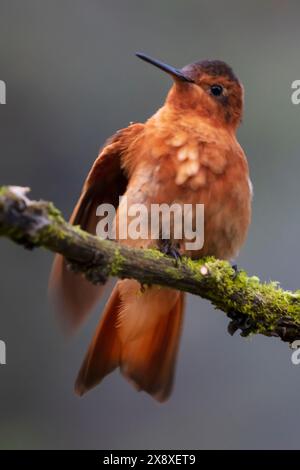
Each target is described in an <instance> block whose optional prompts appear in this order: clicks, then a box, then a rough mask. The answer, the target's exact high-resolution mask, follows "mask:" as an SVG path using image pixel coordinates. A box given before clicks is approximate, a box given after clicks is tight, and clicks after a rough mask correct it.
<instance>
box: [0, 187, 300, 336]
mask: <svg viewBox="0 0 300 470" xmlns="http://www.w3.org/2000/svg"><path fill="white" fill-rule="evenodd" d="M28 191H29V189H28V188H20V187H16V186H7V187H2V188H0V236H3V237H8V238H10V239H11V240H13V241H14V242H17V243H19V244H22V245H23V246H24V247H25V248H28V249H33V248H36V247H44V248H46V249H48V250H51V251H53V252H56V253H60V254H62V255H63V256H65V258H66V259H67V261H68V263H69V266H70V269H72V270H74V271H76V272H78V275H84V276H86V278H87V279H88V280H89V281H90V282H92V283H94V284H97V283H104V282H105V281H106V280H107V278H108V277H109V276H117V277H119V278H133V279H137V280H138V281H139V282H140V283H141V284H142V285H144V286H147V285H152V284H157V285H161V286H167V287H171V288H174V289H177V290H181V291H184V292H189V293H191V294H195V295H199V296H201V297H203V298H204V299H208V300H209V301H210V302H211V303H212V304H213V305H214V306H215V307H216V308H217V309H219V310H222V311H223V312H225V313H226V314H227V316H228V317H229V318H230V323H229V325H228V331H229V333H230V334H233V333H234V332H235V331H236V330H238V329H239V330H241V335H242V336H248V335H250V334H255V333H259V334H263V335H265V336H276V337H279V338H281V339H282V340H283V341H287V342H292V341H294V340H297V339H300V290H299V291H295V292H291V291H285V290H283V289H281V288H280V287H279V285H278V283H276V282H271V283H264V282H260V280H259V278H258V277H257V276H252V277H249V276H248V275H247V273H246V272H245V271H243V270H239V271H237V270H235V269H234V268H233V267H232V266H231V265H230V264H229V263H228V262H227V261H222V260H218V259H215V258H212V257H211V258H204V259H200V260H197V261H192V260H191V259H189V258H185V257H183V258H182V259H180V260H179V261H177V262H176V261H175V260H174V259H172V258H170V257H168V256H166V255H163V254H162V253H161V252H160V251H158V250H154V249H151V250H149V249H148V250H141V249H133V248H127V247H125V246H121V245H119V244H118V243H116V242H114V241H109V240H102V239H100V238H97V237H95V236H93V235H90V234H89V233H87V232H85V231H83V230H81V229H80V228H79V227H74V226H72V225H70V224H69V223H68V222H66V221H65V220H64V218H63V217H62V215H61V213H60V211H59V210H57V209H56V208H55V207H54V205H53V204H52V203H51V202H45V201H32V200H30V199H29V198H28V197H27V195H26V194H27V192H28Z"/></svg>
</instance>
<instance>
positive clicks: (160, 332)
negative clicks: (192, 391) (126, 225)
mask: <svg viewBox="0 0 300 470" xmlns="http://www.w3.org/2000/svg"><path fill="white" fill-rule="evenodd" d="M140 289H141V286H140V285H139V283H138V282H137V281H133V280H128V279H126V280H124V281H119V282H118V283H117V284H116V286H115V288H114V290H113V292H112V294H111V297H110V299H109V301H108V303H107V305H106V307H105V310H104V313H103V317H102V319H101V321H100V323H99V325H98V328H97V330H96V333H95V335H94V338H93V340H92V342H91V344H90V347H89V349H88V352H87V355H86V357H85V359H84V361H83V364H82V366H81V369H80V371H79V374H78V377H77V381H76V385H75V390H76V392H77V393H78V394H79V395H83V394H84V393H85V392H86V391H88V390H89V389H91V388H92V387H94V386H95V385H97V384H98V383H99V382H100V381H101V380H102V379H103V378H104V377H105V376H106V375H107V374H109V373H110V372H112V371H113V370H114V369H115V368H117V367H120V370H121V372H122V374H123V375H124V376H125V377H126V378H127V379H128V380H129V381H130V382H131V383H133V384H134V386H135V387H136V388H137V389H138V390H144V391H146V392H147V393H149V394H150V395H152V396H153V397H154V398H155V399H157V400H158V401H164V400H166V399H167V398H168V397H169V395H170V393H171V390H172V384H173V378H174V372H175V364H176V356H177V350H178V345H179V339H180V334H181V329H182V320H183V312H184V294H183V293H182V292H178V291H174V290H171V289H165V288H158V287H149V288H147V289H146V291H145V292H141V290H140Z"/></svg>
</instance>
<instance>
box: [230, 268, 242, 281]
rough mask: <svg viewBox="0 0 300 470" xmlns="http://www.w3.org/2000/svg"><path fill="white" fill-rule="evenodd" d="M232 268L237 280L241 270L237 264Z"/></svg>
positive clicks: (234, 277)
mask: <svg viewBox="0 0 300 470" xmlns="http://www.w3.org/2000/svg"><path fill="white" fill-rule="evenodd" d="M231 267H232V269H233V271H234V273H233V276H232V278H233V280H235V279H236V278H237V277H238V275H239V273H240V270H239V269H238V267H237V264H232V265H231Z"/></svg>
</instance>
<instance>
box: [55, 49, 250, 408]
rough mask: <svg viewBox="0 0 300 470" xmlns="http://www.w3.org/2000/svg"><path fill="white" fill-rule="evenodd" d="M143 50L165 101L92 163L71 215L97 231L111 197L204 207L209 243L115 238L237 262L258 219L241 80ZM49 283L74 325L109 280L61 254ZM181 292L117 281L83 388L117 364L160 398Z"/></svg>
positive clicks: (167, 382) (216, 65)
mask: <svg viewBox="0 0 300 470" xmlns="http://www.w3.org/2000/svg"><path fill="white" fill-rule="evenodd" d="M136 55H137V57H139V58H140V59H142V60H144V61H146V62H148V63H149V64H152V65H153V66H155V67H157V68H159V69H160V70H161V71H163V72H165V73H167V74H168V75H169V76H170V77H171V79H172V82H173V83H172V86H171V88H170V90H169V92H168V94H167V97H166V100H165V102H164V104H163V106H162V107H161V108H160V109H159V110H158V111H157V112H156V113H155V114H154V115H153V116H152V117H150V118H149V119H148V120H147V121H146V122H145V123H131V124H130V125H129V126H128V127H126V128H124V129H121V130H119V131H117V132H116V133H115V134H114V135H113V137H111V138H110V139H109V140H108V141H107V142H106V144H105V145H104V147H103V148H102V150H100V153H99V155H98V157H97V159H96V160H95V162H94V164H93V165H92V168H91V169H90V171H89V173H88V176H87V178H86V180H85V183H84V185H83V189H82V192H81V195H80V197H79V200H78V202H77V204H76V206H75V208H74V211H73V213H72V216H71V219H70V222H71V223H72V224H75V225H80V226H81V228H82V229H84V230H87V231H88V232H90V233H92V234H95V231H96V225H97V221H98V217H97V216H96V209H97V207H98V206H99V205H100V204H102V203H110V204H112V205H113V206H114V207H115V208H116V211H117V212H116V213H117V214H118V215H123V216H124V217H126V214H122V213H123V212H124V208H123V205H122V199H121V202H120V203H119V201H120V196H122V195H123V196H124V195H126V196H127V202H128V204H136V203H142V204H146V205H150V204H161V203H167V204H172V203H173V202H180V203H182V204H192V205H195V204H204V211H205V217H204V243H203V246H202V247H201V248H200V249H198V250H190V251H189V250H187V249H186V248H185V244H184V243H183V242H184V240H183V239H182V240H179V242H178V240H177V241H176V244H175V241H174V240H167V241H166V240H152V239H147V240H144V239H132V238H130V237H128V238H127V239H125V240H123V239H122V240H121V239H119V240H117V243H121V244H126V245H127V246H131V247H139V248H140V247H141V248H150V247H152V248H159V249H163V251H164V252H165V253H166V254H171V255H174V256H175V254H176V253H177V254H178V255H179V256H182V255H184V256H189V257H191V258H192V259H199V258H201V257H204V256H214V257H216V258H219V259H224V260H232V259H233V258H235V257H236V256H237V254H238V252H239V249H240V248H241V246H242V245H243V243H244V241H245V239H246V236H247V231H248V227H249V224H250V219H251V199H252V185H251V181H250V179H249V169H248V163H247V159H246V156H245V154H244V152H243V150H242V148H241V146H240V145H239V143H238V141H237V137H236V131H237V128H238V127H239V125H240V123H241V119H242V113H243V86H242V84H241V82H240V81H239V80H238V78H237V77H236V75H235V74H234V72H233V70H232V68H231V67H230V66H229V65H227V64H226V63H225V62H223V61H220V60H202V61H198V62H194V63H192V64H190V65H186V66H185V67H183V68H181V69H178V68H175V67H172V66H170V65H167V64H165V63H163V62H161V61H159V60H156V59H154V58H152V57H150V56H148V55H146V54H144V53H137V54H136ZM50 290H51V293H52V295H53V296H54V298H55V299H56V302H57V305H58V307H59V312H60V314H61V317H62V319H63V321H64V322H65V323H67V324H68V325H69V327H71V328H75V327H77V326H78V325H79V324H80V323H81V322H82V321H83V320H84V319H85V318H86V316H87V314H88V313H89V312H90V311H91V310H92V308H93V307H94V306H95V304H96V303H97V301H98V300H99V298H100V296H101V294H102V291H103V287H102V286H101V287H99V286H95V285H92V284H91V283H89V282H88V281H87V280H86V279H85V278H83V277H82V276H81V275H79V274H78V273H74V272H72V271H71V270H69V269H68V266H67V262H66V260H65V259H64V258H63V257H62V256H61V255H56V257H55V260H54V264H53V268H52V273H51V277H50ZM184 297H185V294H184V293H183V292H179V291H176V290H173V289H170V288H165V287H159V286H148V287H147V288H146V289H144V288H143V286H141V284H140V283H139V282H138V281H136V280H134V279H123V280H119V281H118V282H117V283H116V285H115V287H114V288H113V290H112V293H111V296H110V298H109V300H108V302H107V304H106V306H105V308H104V312H103V314H102V316H101V319H100V321H99V324H98V327H97V329H96V332H95V334H94V336H93V338H92V341H91V343H90V346H89V348H88V351H87V353H86V356H85V358H84V360H83V363H82V366H81V368H80V371H79V374H78V377H77V380H76V384H75V391H76V393H77V394H78V395H83V394H84V393H85V392H87V391H88V390H90V389H91V388H93V387H94V386H96V385H97V384H99V383H100V382H101V381H102V379H103V378H104V377H105V376H106V375H107V374H109V373H111V372H112V371H113V370H114V369H117V368H119V369H120V371H121V373H122V375H123V376H124V377H125V378H126V379H128V381H129V382H130V383H131V384H133V385H134V386H135V388H136V389H137V390H139V391H140V390H142V391H145V392H147V393H148V394H150V395H151V396H152V397H153V398H155V399H156V400H158V401H160V402H163V401H165V400H166V399H167V398H168V397H169V396H170V393H171V391H172V385H173V381H174V374H175V365H176V358H177V352H178V347H179V341H180V336H181V332H182V325H183V317H184V303H185V302H184Z"/></svg>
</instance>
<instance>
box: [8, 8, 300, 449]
mask: <svg viewBox="0 0 300 470" xmlns="http://www.w3.org/2000/svg"><path fill="white" fill-rule="evenodd" d="M299 14H300V5H299V2H297V1H286V2H282V1H280V0H273V1H264V2H261V1H253V0H251V1H250V0H249V1H244V2H240V1H226V2H224V1H211V0H210V1H200V0H197V1H196V0H184V1H183V0H182V1H179V0H164V1H163V0H151V1H145V0H143V1H141V0H123V1H116V0H107V1H106V0H80V1H79V0H72V1H71V0H63V1H61V0H60V1H58V0H51V1H50V0H47V1H45V0H44V1H38V0H36V1H34V0H26V1H21V0H19V1H17V0H0V79H2V80H5V81H6V83H7V105H5V106H0V123H1V124H0V150H1V153H0V155H1V159H0V175H1V182H0V183H7V184H8V183H11V184H19V185H26V186H27V185H28V186H30V187H31V188H32V196H34V197H37V198H38V197H43V198H47V199H50V200H53V201H54V202H55V203H56V204H57V206H58V207H60V208H61V209H62V210H63V212H64V214H65V215H66V216H68V215H69V214H70V211H71V209H72V207H73V205H74V203H75V200H76V198H77V195H78V193H79V190H80V187H81V184H82V181H83V179H84V177H85V175H86V173H87V171H88V169H89V167H90V165H91V163H92V162H93V160H94V158H95V156H96V155H97V152H98V148H99V147H100V145H101V144H102V143H103V141H104V140H105V138H106V137H107V136H109V135H111V134H112V133H114V131H115V130H116V129H118V128H120V127H123V126H126V125H127V123H129V121H144V120H145V119H146V118H147V117H148V116H150V115H151V114H152V113H153V112H154V111H155V110H156V109H157V108H158V107H159V106H160V105H161V103H162V102H163V100H164V96H165V94H166V92H167V90H168V87H169V86H170V80H169V78H168V77H167V76H164V74H162V73H160V72H159V71H158V70H156V69H154V68H151V67H150V66H148V65H146V64H144V63H142V62H141V61H139V60H138V59H136V58H135V57H134V52H135V51H136V50H142V51H145V52H148V53H150V54H151V55H153V56H154V57H158V58H161V59H163V60H165V61H167V62H169V63H171V64H174V65H175V66H183V65H184V64H186V63H189V62H192V61H194V60H199V59H203V58H219V59H223V60H225V61H228V62H229V63H230V64H231V65H232V66H233V67H234V70H235V71H236V73H237V74H238V76H239V77H240V78H241V80H242V82H243V83H244V86H245V91H246V96H245V98H246V110H245V117H244V122H243V125H242V127H241V129H240V131H239V140H240V142H241V144H242V146H243V148H244V149H245V151H246V153H247V155H248V158H249V164H250V168H251V176H252V180H253V183H254V188H255V198H254V203H253V221H252V226H251V230H250V233H249V237H248V241H247V243H246V245H245V247H244V248H243V250H242V252H241V255H240V257H239V259H238V264H239V265H240V266H243V267H244V268H246V269H247V270H248V271H249V273H252V274H258V275H259V276H260V277H261V278H262V279H264V280H270V279H276V280H278V281H280V282H281V283H282V286H283V287H285V288H290V289H294V288H299V287H300V268H299V258H300V253H299V238H300V224H299V221H300V214H299V195H300V190H299V173H300V156H299V149H300V141H299V118H300V105H299V106H295V105H292V103H291V99H290V96H291V82H292V81H293V80H296V79H300V65H299ZM0 242H1V243H0V260H1V270H0V276H1V282H0V286H1V287H0V289H1V304H0V305H1V312H0V315H1V316H0V338H1V339H2V340H5V341H6V343H7V365H6V366H0V447H1V448H99V449H101V448H104V449H105V448H111V449H114V448H123V449H131V448H148V449H149V448H185V449H189V448H203V449H215V448H223V449H231V448H257V449H261V448H299V420H300V407H299V396H300V395H299V392H300V366H298V367H296V366H293V365H292V363H291V360H290V356H291V351H290V350H289V348H288V346H287V345H285V344H283V343H280V341H278V340H275V339H268V338H265V337H259V336H257V337H253V338H252V339H250V340H249V339H248V340H245V339H243V338H240V337H239V336H238V335H237V336H234V337H233V338H232V337H230V336H229V335H228V334H227V333H226V326H227V323H228V320H227V319H226V317H225V316H224V315H223V314H222V313H220V312H217V311H214V310H213V308H212V307H211V306H210V304H209V303H208V302H206V301H204V300H202V299H200V298H195V297H189V302H188V306H187V314H186V321H185V328H184V334H183V338H182V343H181V350H180V355H179V361H178V371H177V380H176V386H175V390H174V393H173V396H172V398H171V399H170V400H169V401H168V402H167V403H166V404H164V405H159V404H157V403H155V402H154V401H153V400H151V399H150V398H149V397H148V396H146V395H145V394H138V393H136V392H134V391H133V389H131V387H130V386H129V385H128V384H127V382H125V381H124V380H123V379H122V378H121V377H120V375H119V374H118V373H115V374H113V375H111V376H109V377H108V378H107V379H106V380H105V381H104V382H103V383H102V385H101V386H100V387H98V388H96V389H95V390H93V391H92V392H91V393H89V394H88V395H86V396H85V397H84V398H82V399H79V398H77V397H76V396H75V395H74V394H73V381H74V378H75V375H76V373H77V369H78V367H79V365H80V362H81V359H82V356H83V354H84V352H85V350H86V347H87V344H88V342H89V340H90V336H91V334H92V331H93V329H94V326H95V324H96V322H97V318H98V316H99V312H101V309H102V305H100V306H99V308H98V309H97V312H95V315H94V316H93V317H92V318H91V319H90V320H89V321H88V323H87V324H86V325H85V326H84V327H83V329H82V330H81V331H80V332H79V334H78V335H77V336H76V337H75V338H73V339H72V340H71V341H67V342H66V341H65V339H64V338H63V336H62V334H61V333H60V331H59V328H58V326H57V324H56V321H55V318H54V313H53V310H52V308H51V307H50V306H49V304H48V302H47V295H46V286H47V278H48V273H49V269H50V265H51V259H52V256H51V255H50V254H49V253H47V252H43V251H42V250H38V251H36V252H33V253H29V252H26V251H24V250H23V249H21V248H19V247H17V246H16V245H13V244H12V243H10V242H9V241H7V240H1V241H0Z"/></svg>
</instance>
